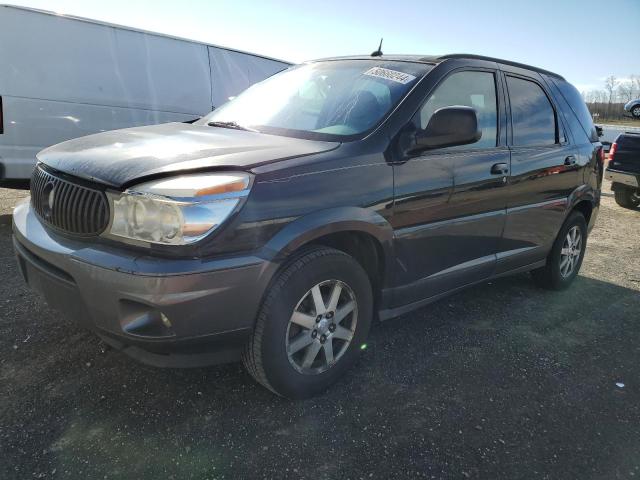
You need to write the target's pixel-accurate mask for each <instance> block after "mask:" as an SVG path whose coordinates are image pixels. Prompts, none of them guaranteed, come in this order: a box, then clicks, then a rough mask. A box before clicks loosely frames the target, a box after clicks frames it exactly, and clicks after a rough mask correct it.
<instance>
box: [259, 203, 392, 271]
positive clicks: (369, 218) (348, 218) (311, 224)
mask: <svg viewBox="0 0 640 480" xmlns="http://www.w3.org/2000/svg"><path fill="white" fill-rule="evenodd" d="M338 232H361V233H366V234H369V235H371V236H372V237H374V238H375V239H376V240H377V241H378V243H379V244H380V246H381V247H382V251H383V253H384V256H385V262H387V264H388V265H390V264H391V263H390V260H391V259H392V249H393V229H392V227H391V225H390V224H389V222H387V220H385V219H384V218H383V217H382V216H381V215H380V214H379V213H377V212H376V211H374V210H370V209H367V208H360V207H336V208H329V209H326V210H319V211H316V212H313V213H310V214H308V215H304V216H302V217H299V218H297V219H296V220H294V221H293V222H291V223H289V224H288V225H287V226H286V227H284V228H283V229H282V230H280V231H279V232H278V233H277V234H276V235H275V236H274V237H273V238H271V240H269V241H268V242H267V243H266V244H265V245H264V247H263V252H264V254H265V256H267V257H270V259H272V260H273V261H276V262H278V263H279V262H282V261H283V260H284V259H286V258H287V257H289V255H291V254H292V253H293V252H294V251H296V250H297V249H298V248H300V247H301V246H303V245H305V244H307V243H310V242H312V241H314V240H316V239H318V238H320V237H323V236H325V235H329V234H332V233H338Z"/></svg>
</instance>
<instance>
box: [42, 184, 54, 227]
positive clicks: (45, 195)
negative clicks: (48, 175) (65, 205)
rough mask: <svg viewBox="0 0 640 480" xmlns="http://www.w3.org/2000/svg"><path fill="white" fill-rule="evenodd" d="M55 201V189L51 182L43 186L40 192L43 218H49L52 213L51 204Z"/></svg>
mask: <svg viewBox="0 0 640 480" xmlns="http://www.w3.org/2000/svg"><path fill="white" fill-rule="evenodd" d="M55 199H56V189H55V185H54V184H53V182H49V183H47V184H46V185H45V186H44V189H43V190H42V203H43V205H42V210H43V211H44V215H45V217H47V218H49V217H51V213H52V211H53V202H55Z"/></svg>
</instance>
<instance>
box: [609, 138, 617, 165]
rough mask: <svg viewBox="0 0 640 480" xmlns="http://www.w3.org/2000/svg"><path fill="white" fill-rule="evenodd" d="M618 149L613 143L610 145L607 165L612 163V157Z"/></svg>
mask: <svg viewBox="0 0 640 480" xmlns="http://www.w3.org/2000/svg"><path fill="white" fill-rule="evenodd" d="M617 149H618V144H617V143H616V142H613V143H612V144H611V148H610V149H609V163H611V162H613V156H614V155H615V154H616V150H617Z"/></svg>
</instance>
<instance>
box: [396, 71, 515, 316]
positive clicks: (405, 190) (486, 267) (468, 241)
mask: <svg viewBox="0 0 640 480" xmlns="http://www.w3.org/2000/svg"><path fill="white" fill-rule="evenodd" d="M500 82H501V80H500V77H499V76H498V72H497V69H496V70H492V69H473V70H466V69H465V70H455V71H453V72H450V73H449V74H448V75H446V76H445V77H444V78H443V79H442V80H441V82H440V83H439V84H438V86H437V87H436V88H435V90H434V91H433V92H432V93H431V94H430V95H429V96H428V98H426V101H425V102H424V104H423V105H422V107H421V108H420V110H419V111H418V112H417V113H416V115H415V116H414V118H413V119H412V123H413V126H414V127H415V129H416V130H423V129H424V128H425V127H426V126H427V123H428V122H429V119H430V118H431V116H432V115H433V113H434V112H435V111H436V110H438V109H439V108H442V107H447V106H456V105H458V106H459V105H462V106H469V107H473V108H474V109H475V110H476V113H477V117H478V125H479V128H480V129H481V131H482V136H481V138H480V140H479V141H477V142H476V143H473V144H470V145H461V146H454V147H445V148H439V149H433V150H425V151H422V152H421V153H420V154H417V155H415V156H413V157H411V158H408V159H407V160H406V161H404V162H403V163H401V164H396V165H395V166H394V194H395V196H394V215H393V219H392V224H393V228H394V231H395V236H394V237H395V244H394V246H395V251H396V255H397V258H398V262H399V269H398V271H397V272H396V278H397V280H398V285H400V287H399V288H398V289H397V290H396V292H395V293H394V300H393V303H394V304H395V305H396V306H397V305H403V304H407V303H411V302H415V301H419V300H421V299H425V298H429V297H433V296H436V295H438V294H440V293H443V292H446V291H450V290H453V289H455V288H458V287H461V286H464V285H466V284H469V283H473V282H475V281H479V280H482V279H484V278H487V277H489V276H491V275H492V274H493V272H494V269H495V265H496V254H497V252H498V248H499V243H500V239H501V236H502V230H503V227H504V222H505V213H506V204H507V196H506V192H507V189H506V188H505V186H506V185H507V183H508V177H509V169H510V153H509V149H508V148H507V146H506V136H505V135H501V133H502V132H504V131H505V121H506V114H505V113H504V106H503V98H504V97H503V95H502V85H501V83H500Z"/></svg>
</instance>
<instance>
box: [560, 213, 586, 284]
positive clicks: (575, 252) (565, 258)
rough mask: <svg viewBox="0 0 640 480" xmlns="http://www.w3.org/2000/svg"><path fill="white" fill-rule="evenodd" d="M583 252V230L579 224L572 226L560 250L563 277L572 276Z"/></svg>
mask: <svg viewBox="0 0 640 480" xmlns="http://www.w3.org/2000/svg"><path fill="white" fill-rule="evenodd" d="M581 253H582V232H581V231H580V228H579V227H578V226H577V225H574V226H573V227H571V229H570V230H569V231H568V232H567V236H566V237H565V239H564V243H563V244H562V250H561V251H560V275H562V277H563V278H567V277H569V276H571V274H572V273H573V272H574V270H575V269H576V267H577V265H578V261H579V259H580V255H581Z"/></svg>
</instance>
